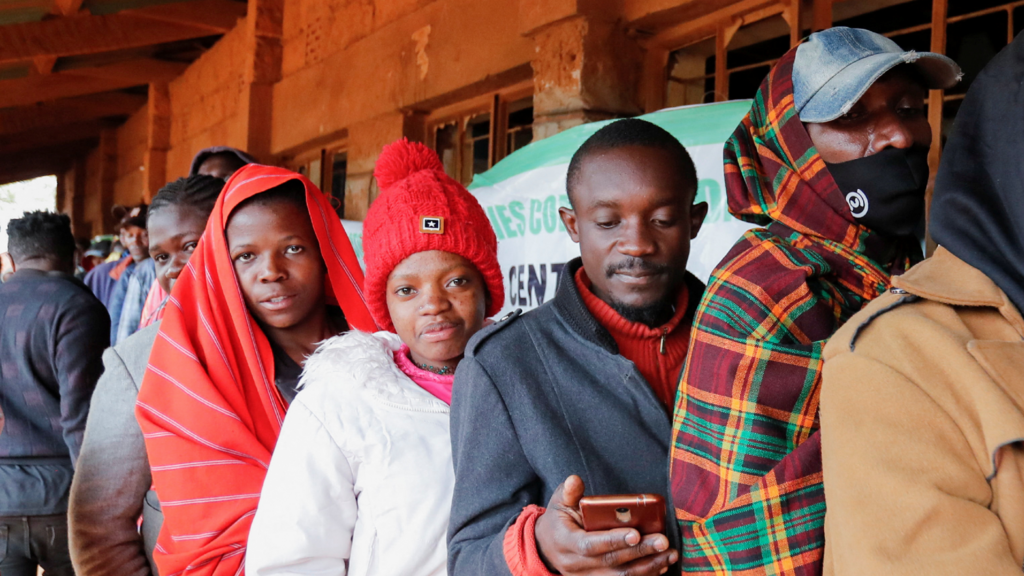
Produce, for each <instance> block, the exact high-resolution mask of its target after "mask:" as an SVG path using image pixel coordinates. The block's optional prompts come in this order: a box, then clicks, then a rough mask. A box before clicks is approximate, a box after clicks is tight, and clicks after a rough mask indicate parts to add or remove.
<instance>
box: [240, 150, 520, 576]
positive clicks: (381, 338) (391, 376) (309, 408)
mask: <svg viewBox="0 0 1024 576" xmlns="http://www.w3.org/2000/svg"><path fill="white" fill-rule="evenodd" d="M374 175H375V176H376V178H377V182H378V184H379V185H380V187H381V189H382V190H383V193H382V194H381V195H380V197H378V198H377V199H376V200H375V201H374V203H373V205H372V206H371V207H370V211H369V213H368V214H367V215H366V221H365V222H364V224H363V247H364V250H365V261H366V281H365V293H366V300H367V306H368V307H369V309H370V311H371V313H372V314H373V316H374V319H375V320H376V322H377V324H378V325H379V326H381V327H383V328H384V331H382V332H378V333H376V334H369V333H366V332H358V331H352V332H349V333H347V334H344V335H341V336H336V337H334V338H331V339H329V340H327V341H326V342H324V343H323V344H322V345H321V346H320V347H319V348H318V349H317V351H316V353H314V354H313V356H311V357H310V358H309V359H308V360H307V361H306V365H305V369H304V371H303V375H302V379H301V387H302V389H301V391H300V392H299V394H298V396H296V398H295V402H294V403H293V404H292V405H291V407H290V408H289V411H288V415H287V417H286V418H285V421H284V426H283V428H282V430H281V436H280V438H279V439H278V443H277V449H276V450H275V452H274V456H273V459H272V460H271V463H270V469H269V471H268V472H267V479H266V482H265V483H264V485H263V492H262V495H261V498H260V504H259V508H258V510H257V513H256V518H255V520H254V521H253V526H252V531H251V533H250V535H249V551H248V556H247V558H246V571H247V573H248V574H250V576H263V575H270V574H317V575H324V574H337V575H345V574H352V575H355V574H358V575H376V574H382V575H383V574H386V575H394V574H401V575H403V576H434V575H436V576H443V575H444V574H445V573H446V562H447V548H446V543H445V534H446V532H447V530H448V515H449V510H450V507H451V499H452V490H453V487H454V484H455V478H454V473H453V470H452V454H451V441H450V439H449V433H448V412H449V410H448V406H449V403H450V402H451V392H452V382H453V380H454V374H455V370H456V368H457V366H458V363H459V360H460V359H461V358H462V354H463V351H464V350H465V348H466V344H467V342H468V341H469V339H470V337H472V336H473V334H475V333H476V332H477V331H479V330H480V328H482V327H483V325H484V321H485V319H486V318H487V317H488V316H490V315H493V314H495V313H497V311H498V310H499V309H500V308H501V303H502V301H503V299H504V288H503V286H502V275H501V269H500V267H499V265H498V257H497V249H498V242H497V239H496V238H495V235H494V231H493V230H492V229H491V226H490V223H489V221H488V220H487V216H486V214H485V213H484V211H483V209H482V208H481V207H480V204H479V203H478V202H477V201H476V199H475V198H473V196H471V195H470V194H469V192H468V191H467V190H466V189H465V187H463V186H462V185H461V184H459V183H458V182H456V181H455V180H452V179H451V178H449V177H448V176H447V175H446V174H445V173H444V168H443V166H442V165H441V162H440V160H439V159H438V157H437V155H436V154H435V153H434V152H433V151H431V150H430V149H428V148H427V147H426V146H423V145H422V144H415V143H410V142H408V141H406V140H400V141H398V142H395V143H393V144H391V145H389V146H387V147H385V148H384V151H383V152H382V154H381V156H380V159H379V160H378V161H377V168H376V170H375V171H374Z"/></svg>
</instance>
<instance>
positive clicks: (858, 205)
mask: <svg viewBox="0 0 1024 576" xmlns="http://www.w3.org/2000/svg"><path fill="white" fill-rule="evenodd" d="M846 203H847V204H849V205H850V212H852V213H853V217H854V218H863V217H864V216H865V215H866V214H867V213H868V197H867V195H866V194H864V191H863V190H861V189H859V188H858V189H857V191H856V192H850V193H849V194H847V195H846Z"/></svg>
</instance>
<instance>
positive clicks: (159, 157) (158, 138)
mask: <svg viewBox="0 0 1024 576" xmlns="http://www.w3.org/2000/svg"><path fill="white" fill-rule="evenodd" d="M146 114H147V117H146V152H145V154H144V155H143V162H142V169H143V171H144V174H143V189H142V196H143V198H144V200H145V202H146V203H147V204H148V203H149V202H150V201H151V200H153V196H156V193H157V192H159V191H160V189H161V188H163V186H164V184H166V183H167V151H168V150H170V148H171V96H170V91H169V90H168V86H167V83H166V82H160V83H155V84H150V85H149V102H148V104H147V110H146Z"/></svg>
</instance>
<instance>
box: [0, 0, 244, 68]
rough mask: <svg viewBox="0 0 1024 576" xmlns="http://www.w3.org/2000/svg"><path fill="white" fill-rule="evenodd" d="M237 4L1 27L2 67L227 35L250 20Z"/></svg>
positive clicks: (193, 2) (201, 3)
mask: <svg viewBox="0 0 1024 576" xmlns="http://www.w3.org/2000/svg"><path fill="white" fill-rule="evenodd" d="M245 11H246V5H245V4H244V3H241V2H234V1H233V0H188V1H186V2H175V3H171V4H161V5H158V6H149V7H146V8H139V9H133V10H122V11H120V12H116V13H114V14H107V15H103V16H91V15H78V16H72V17H66V18H52V19H48V20H43V21H41V22H26V23H22V24H11V25H8V26H0V64H6V63H12V62H22V61H26V60H32V59H34V58H38V57H41V56H49V57H64V56H80V55H85V54H97V53H100V52H111V51H116V50H124V49H130V48H138V47H141V46H150V45H153V44H163V43H167V42H177V41H180V40H188V39H191V38H201V37H203V36H211V35H215V34H224V33H225V32H227V31H228V30H231V29H232V28H233V27H234V26H235V24H236V23H237V22H238V19H239V18H241V17H243V16H245Z"/></svg>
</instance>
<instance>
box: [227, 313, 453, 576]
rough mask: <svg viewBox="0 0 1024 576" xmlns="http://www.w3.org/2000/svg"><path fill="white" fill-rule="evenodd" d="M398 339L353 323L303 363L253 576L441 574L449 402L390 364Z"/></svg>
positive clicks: (249, 566) (261, 519)
mask: <svg viewBox="0 0 1024 576" xmlns="http://www.w3.org/2000/svg"><path fill="white" fill-rule="evenodd" d="M401 345H402V343H401V341H400V340H399V339H398V337H397V336H395V335H394V334H390V333H387V332H378V333H376V334H368V333H365V332H355V331H353V332H349V333H346V334H343V335H341V336H336V337H334V338H331V339H330V340H327V341H326V342H324V343H323V344H322V345H321V346H320V347H319V348H318V349H317V351H316V353H314V354H313V355H312V356H310V357H309V359H308V360H307V361H306V365H305V370H304V372H303V375H302V379H301V386H302V388H301V390H300V392H299V394H298V396H296V398H295V401H294V402H293V403H292V405H291V407H290V408H289V409H288V415H287V416H286V417H285V420H284V427H283V428H282V430H281V436H280V438H279V439H278V441H277V447H276V448H275V450H274V455H273V458H272V459H271V462H270V470H269V471H268V473H267V479H266V481H265V482H264V484H263V493H262V495H261V496H260V503H259V508H258V509H257V511H256V518H255V520H254V522H253V525H252V531H251V532H250V534H249V544H248V550H247V553H246V555H247V558H246V563H245V568H246V573H247V574H249V575H250V576H270V575H274V576H277V575H283V574H303V575H313V574H315V575H317V576H321V575H323V576H327V575H331V576H335V575H349V576H364V575H365V576H370V575H373V576H376V575H387V576H438V575H444V574H445V573H446V567H445V565H446V561H447V548H446V545H445V534H446V532H447V530H448V515H449V512H450V508H451V500H452V489H453V486H454V484H455V478H454V473H453V471H452V453H451V441H450V439H449V436H448V412H449V411H448V405H447V404H445V403H444V402H442V401H440V400H438V399H437V398H435V397H434V396H432V395H431V394H430V393H429V392H427V391H426V390H424V389H422V388H420V387H419V386H418V385H417V384H416V383H415V382H413V381H412V380H410V379H409V377H408V376H406V375H405V374H404V373H403V372H402V371H401V370H399V368H398V366H397V365H396V364H395V361H394V354H395V353H396V352H397V351H398V350H399V348H400V347H401Z"/></svg>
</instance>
